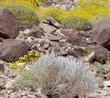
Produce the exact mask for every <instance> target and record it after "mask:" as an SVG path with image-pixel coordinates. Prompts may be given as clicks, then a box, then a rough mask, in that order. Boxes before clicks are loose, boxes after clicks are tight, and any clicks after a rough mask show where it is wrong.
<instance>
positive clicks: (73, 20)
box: [61, 15, 92, 31]
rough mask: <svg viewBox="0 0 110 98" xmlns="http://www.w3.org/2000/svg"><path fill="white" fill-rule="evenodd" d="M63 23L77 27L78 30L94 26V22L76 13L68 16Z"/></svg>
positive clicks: (69, 26)
mask: <svg viewBox="0 0 110 98" xmlns="http://www.w3.org/2000/svg"><path fill="white" fill-rule="evenodd" d="M61 23H62V24H63V25H64V26H65V27H67V28H72V27H75V28H76V29H77V30H84V31H87V30H90V29H91V28H92V23H91V22H90V21H89V20H87V19H85V18H82V17H79V16H74V15H70V16H69V15H68V16H66V17H65V18H64V19H63V20H62V21H61Z"/></svg>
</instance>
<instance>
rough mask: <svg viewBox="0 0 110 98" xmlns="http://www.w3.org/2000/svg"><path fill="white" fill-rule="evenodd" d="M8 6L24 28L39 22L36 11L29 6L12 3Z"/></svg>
mask: <svg viewBox="0 0 110 98" xmlns="http://www.w3.org/2000/svg"><path fill="white" fill-rule="evenodd" d="M7 8H8V9H9V10H11V11H12V12H13V13H14V14H15V15H16V16H17V18H18V20H19V22H20V25H21V27H22V28H28V27H31V26H33V25H37V24H38V23H39V19H38V17H37V15H36V14H35V12H33V11H32V10H31V9H29V8H27V7H24V6H20V5H11V6H9V7H7Z"/></svg>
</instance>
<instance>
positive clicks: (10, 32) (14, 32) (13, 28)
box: [0, 8, 19, 38]
mask: <svg viewBox="0 0 110 98" xmlns="http://www.w3.org/2000/svg"><path fill="white" fill-rule="evenodd" d="M18 34H19V24H18V22H17V19H16V17H15V15H13V13H11V12H10V11H9V10H8V9H6V8H0V37H3V38H16V37H17V36H18Z"/></svg>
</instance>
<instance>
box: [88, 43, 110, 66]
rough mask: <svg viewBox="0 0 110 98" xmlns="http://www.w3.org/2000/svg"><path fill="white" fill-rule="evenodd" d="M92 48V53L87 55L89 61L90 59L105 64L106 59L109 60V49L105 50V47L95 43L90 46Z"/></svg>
mask: <svg viewBox="0 0 110 98" xmlns="http://www.w3.org/2000/svg"><path fill="white" fill-rule="evenodd" d="M91 49H92V51H93V52H92V54H90V55H89V56H88V57H90V58H89V60H87V61H89V62H91V61H97V62H100V63H102V64H105V63H106V62H107V61H109V62H110V51H109V50H107V49H106V48H104V47H102V46H101V45H95V46H92V47H91Z"/></svg>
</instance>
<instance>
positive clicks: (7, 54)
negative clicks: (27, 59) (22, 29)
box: [0, 39, 29, 62]
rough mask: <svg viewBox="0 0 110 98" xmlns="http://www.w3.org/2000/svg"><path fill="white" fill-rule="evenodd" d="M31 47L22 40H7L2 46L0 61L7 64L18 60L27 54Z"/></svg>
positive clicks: (0, 45) (0, 48)
mask: <svg viewBox="0 0 110 98" xmlns="http://www.w3.org/2000/svg"><path fill="white" fill-rule="evenodd" d="M28 49H29V47H28V45H27V44H26V43H25V42H24V41H21V40H15V39H5V40H2V41H1V44H0V59H1V60H3V61H6V62H11V61H15V60H17V59H18V58H19V57H21V56H23V55H24V54H26V53H27V51H28Z"/></svg>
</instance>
